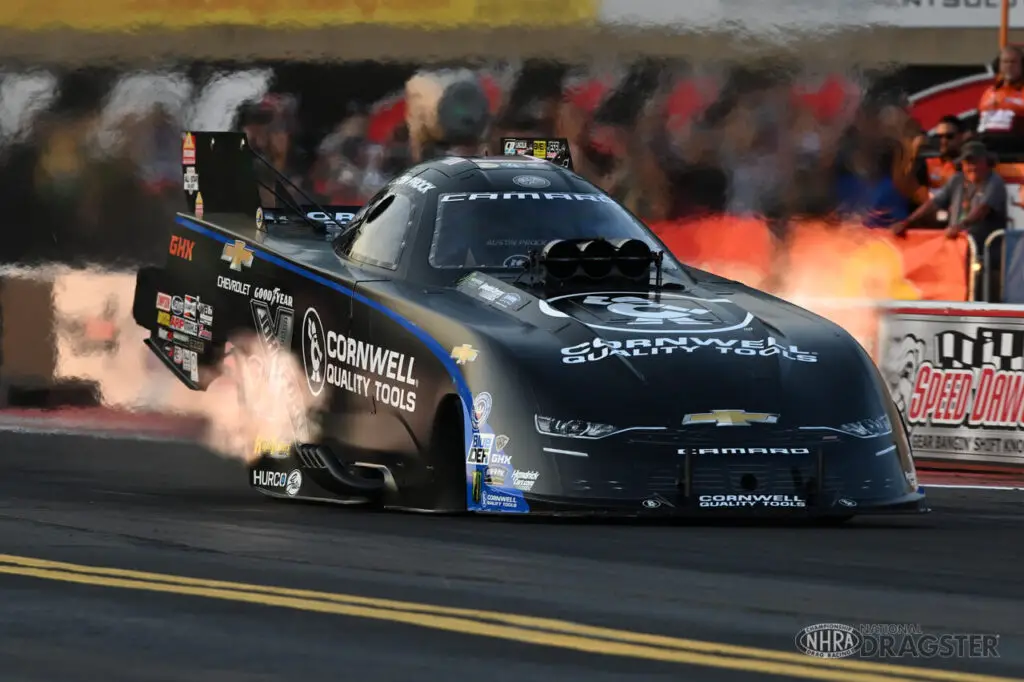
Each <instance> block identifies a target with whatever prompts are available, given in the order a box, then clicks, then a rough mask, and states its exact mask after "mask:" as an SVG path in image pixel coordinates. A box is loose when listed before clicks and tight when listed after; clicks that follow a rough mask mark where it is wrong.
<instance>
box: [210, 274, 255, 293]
mask: <svg viewBox="0 0 1024 682" xmlns="http://www.w3.org/2000/svg"><path fill="white" fill-rule="evenodd" d="M217 288H218V289H223V290H225V291H230V292H232V293H235V294H241V295H242V296H248V295H249V292H250V291H251V290H252V284H249V283H248V282H244V283H243V282H239V281H238V280H237V279H231V278H230V277H224V276H222V275H218V276H217Z"/></svg>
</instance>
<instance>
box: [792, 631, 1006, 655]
mask: <svg viewBox="0 0 1024 682" xmlns="http://www.w3.org/2000/svg"><path fill="white" fill-rule="evenodd" d="M794 644H796V649H797V651H799V652H801V653H804V654H807V655H808V656H814V657H815V658H849V657H851V656H858V657H861V658H875V659H877V658H903V657H910V658H998V657H999V635H994V634H982V633H959V634H958V633H943V634H929V633H926V632H924V630H923V629H922V628H921V626H920V625H917V624H913V623H868V624H861V625H858V626H856V627H853V626H851V625H846V624H844V623H818V624H817V625H810V626H808V627H806V628H804V629H803V630H801V631H800V632H798V633H797V634H796V637H795V638H794Z"/></svg>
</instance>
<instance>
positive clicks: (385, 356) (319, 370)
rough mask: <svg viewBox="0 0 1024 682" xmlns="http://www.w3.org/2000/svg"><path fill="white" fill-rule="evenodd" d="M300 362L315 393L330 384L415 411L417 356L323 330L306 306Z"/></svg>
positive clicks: (315, 394)
mask: <svg viewBox="0 0 1024 682" xmlns="http://www.w3.org/2000/svg"><path fill="white" fill-rule="evenodd" d="M302 364H303V367H304V368H305V370H306V382H307V384H308V385H309V391H310V393H312V394H313V395H314V396H317V395H320V393H321V392H322V391H323V389H324V385H325V384H330V385H331V386H335V387H337V388H340V389H342V390H345V391H349V392H350V393H354V394H356V395H359V396H363V397H364V398H370V397H372V398H373V399H375V400H376V401H377V402H378V403H382V404H384V405H390V406H391V407H394V408H396V409H399V410H402V411H403V412H415V411H416V391H415V390H414V389H415V388H416V386H418V385H419V379H417V378H416V375H415V367H416V358H414V357H412V356H409V355H406V354H404V353H399V352H398V351H394V350H389V349H387V348H384V347H382V346H376V345H374V344H372V343H368V342H366V341H362V340H358V339H354V338H351V337H346V336H344V335H343V334H339V333H337V332H335V331H333V330H327V331H326V332H325V330H324V325H323V322H322V321H321V320H320V314H319V313H318V312H317V311H316V309H315V308H307V309H306V314H305V315H304V316H303V320H302Z"/></svg>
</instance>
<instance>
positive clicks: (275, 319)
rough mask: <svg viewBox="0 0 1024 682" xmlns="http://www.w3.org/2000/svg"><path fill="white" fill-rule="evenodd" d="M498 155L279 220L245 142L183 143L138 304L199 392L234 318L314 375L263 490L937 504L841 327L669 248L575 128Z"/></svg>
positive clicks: (870, 369)
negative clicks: (158, 247) (582, 169)
mask: <svg viewBox="0 0 1024 682" xmlns="http://www.w3.org/2000/svg"><path fill="white" fill-rule="evenodd" d="M541 144H542V145H543V146H542V147H540V149H541V151H540V153H538V151H537V150H538V145H541ZM559 145H563V148H561V149H560V148H559ZM552 149H554V150H555V154H554V155H557V156H558V158H560V159H562V161H563V162H562V163H561V164H558V163H552V162H551V161H549V160H547V158H546V157H551V156H553V154H552V153H551V150H552ZM505 151H506V154H507V155H503V156H497V157H482V158H463V157H447V158H442V159H438V160H434V161H431V162H427V163H423V164H421V165H418V166H416V167H414V168H411V169H410V170H408V171H407V172H406V173H405V174H403V175H402V176H401V177H399V178H396V179H395V180H393V181H391V182H390V183H389V184H388V185H387V186H386V187H384V188H383V189H382V190H381V191H380V192H379V193H378V194H377V195H376V196H374V197H373V198H372V199H371V200H370V201H369V202H368V203H367V204H366V205H365V206H361V207H352V208H345V207H318V206H315V205H312V204H309V205H307V204H302V205H299V204H291V203H289V204H288V206H287V207H285V208H274V209H272V208H267V207H262V206H261V205H260V203H259V195H258V191H257V184H258V180H257V176H256V174H255V172H254V171H253V170H252V167H253V157H254V156H256V158H258V156H257V155H254V154H252V153H249V152H248V151H247V148H246V140H245V138H244V136H242V135H240V134H233V133H188V134H186V135H185V136H184V145H183V159H182V161H183V168H184V176H185V190H186V192H185V193H186V197H187V203H188V210H187V211H185V212H182V213H179V214H178V215H177V217H176V219H175V223H174V225H173V227H172V230H171V234H170V236H169V242H168V244H169V246H168V254H167V260H166V263H165V264H164V265H163V266H162V267H157V268H146V269H143V270H141V271H140V272H139V274H138V277H137V282H136V294H135V302H134V316H135V320H136V322H137V323H138V324H140V325H141V326H143V327H145V328H146V329H148V330H150V336H149V339H148V340H147V344H149V346H150V348H151V349H152V350H153V352H154V353H156V354H157V356H158V357H160V358H161V359H162V360H163V362H164V363H165V364H166V366H167V368H168V369H169V370H170V371H172V372H174V373H175V375H176V376H178V378H179V379H180V380H181V381H183V382H184V383H185V384H187V385H188V386H189V387H191V388H193V389H194V390H204V389H205V388H206V387H208V386H209V384H210V382H211V381H213V380H214V379H215V378H217V376H219V374H218V373H219V371H220V370H219V369H218V368H220V367H221V366H223V364H224V363H223V362H222V361H223V359H224V356H225V353H226V349H228V348H229V346H230V343H229V340H230V339H231V338H232V337H233V335H234V334H236V333H238V332H240V331H248V332H254V333H255V334H256V335H257V336H258V337H259V338H260V339H261V340H262V342H263V351H261V352H263V353H266V354H267V355H268V356H269V357H271V358H272V357H273V356H274V355H276V354H281V353H288V354H291V356H293V357H294V358H295V359H296V363H297V364H300V365H301V368H302V372H301V375H300V376H298V377H297V378H296V381H295V382H293V383H290V384H289V385H288V386H287V387H286V389H285V390H283V391H281V393H280V396H279V398H280V400H281V401H284V402H285V403H286V404H287V405H288V407H289V409H290V410H291V411H292V427H293V432H292V435H291V436H290V437H289V439H288V440H287V441H285V442H281V441H277V442H275V441H273V440H272V439H271V440H269V441H268V440H266V439H264V440H257V443H256V444H255V445H254V447H255V448H256V449H257V451H258V452H257V456H256V457H255V459H254V461H252V462H251V464H250V465H249V472H248V476H249V483H250V485H251V486H253V487H254V488H256V489H258V490H259V491H260V492H263V493H265V494H267V495H271V496H275V497H282V498H295V499H313V500H326V501H333V502H339V503H345V504H365V505H374V506H378V507H385V508H392V509H405V510H417V511H436V512H460V511H462V512H465V511H470V512H485V513H486V512H490V513H508V514H526V513H529V514H555V515H562V514H564V515H572V514H581V515H611V516H619V515H621V516H660V517H664V516H669V517H672V516H680V517H683V516H697V517H700V516H710V517H730V516H750V515H753V516H784V517H824V518H828V519H840V520H845V519H847V518H850V517H852V516H855V515H859V514H868V513H919V512H923V511H927V507H926V502H925V497H924V494H923V492H922V490H921V489H920V488H919V486H918V484H917V480H916V473H915V469H914V464H913V460H912V457H911V452H910V446H909V444H908V441H907V435H906V430H905V427H904V423H903V420H902V418H901V416H900V414H899V412H898V411H897V410H896V408H895V406H894V405H893V402H892V400H891V398H890V397H889V394H888V392H887V391H886V389H885V387H884V384H883V382H882V380H881V379H880V377H879V373H878V371H877V370H876V368H875V366H874V364H873V362H872V361H871V359H870V358H869V356H868V355H867V354H866V353H865V352H864V350H863V349H862V348H861V347H860V345H859V344H857V343H856V341H854V340H853V339H852V337H851V336H850V335H849V334H847V333H846V332H845V331H844V330H843V329H841V328H839V327H838V326H836V325H834V324H832V323H831V322H829V321H827V320H825V319H823V318H821V317H818V316H816V315H814V314H812V313H810V312H808V311H806V310H803V309H801V308H799V307H797V306H795V305H792V304H790V303H788V302H785V301H783V300H781V299H778V298H775V297H772V296H769V295H767V294H765V293H762V292H760V291H757V290H754V289H751V288H748V287H746V286H743V285H741V284H738V283H736V282H733V281H729V280H726V279H722V278H718V277H715V276H712V275H710V274H708V273H706V272H702V271H699V270H696V269H692V268H689V267H686V266H685V265H683V264H681V263H680V262H678V261H677V260H676V259H675V258H673V256H672V255H671V254H669V253H668V252H667V251H666V249H665V248H664V246H663V245H662V243H661V242H660V241H659V240H658V239H657V238H656V237H655V236H654V235H653V234H652V233H651V232H650V231H649V230H648V229H647V228H646V227H645V226H644V225H643V224H642V223H641V222H640V221H639V220H638V219H636V218H635V217H634V216H633V215H632V214H630V213H629V212H628V211H627V210H625V209H624V208H623V207H621V206H620V205H619V204H618V203H616V202H615V201H614V200H613V199H611V198H610V197H608V196H607V195H606V194H605V193H603V192H601V191H600V190H599V189H597V188H596V187H594V186H593V185H591V184H590V183H588V182H587V181H585V180H583V179H582V178H580V177H579V176H578V175H576V174H575V173H574V172H573V171H572V170H571V159H570V158H568V156H567V154H566V151H567V146H565V142H564V140H563V141H559V140H549V141H542V142H539V143H538V141H535V140H528V141H521V140H511V141H509V140H506V141H505ZM537 157H540V158H537ZM293 209H294V210H293ZM302 375H304V376H302ZM310 397H316V398H317V399H318V400H319V401H320V403H319V407H318V408H317V409H316V410H313V411H309V410H306V409H305V408H303V407H302V405H303V404H304V400H305V399H306V398H310ZM311 424H315V425H316V428H315V429H312V428H310V425H311ZM314 432H315V434H316V436H315V438H313V437H312V436H310V434H311V433H314ZM311 441H312V442H311Z"/></svg>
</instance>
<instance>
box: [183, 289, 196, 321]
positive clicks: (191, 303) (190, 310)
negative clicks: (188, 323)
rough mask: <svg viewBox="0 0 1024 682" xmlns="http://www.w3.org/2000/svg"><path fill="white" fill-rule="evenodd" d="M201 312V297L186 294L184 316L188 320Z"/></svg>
mask: <svg viewBox="0 0 1024 682" xmlns="http://www.w3.org/2000/svg"><path fill="white" fill-rule="evenodd" d="M198 314H199V299H198V298H196V297H194V296H187V295H186V296H185V302H184V317H185V319H186V320H194V319H196V317H197V316H198Z"/></svg>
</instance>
